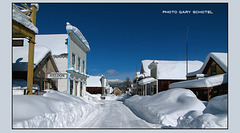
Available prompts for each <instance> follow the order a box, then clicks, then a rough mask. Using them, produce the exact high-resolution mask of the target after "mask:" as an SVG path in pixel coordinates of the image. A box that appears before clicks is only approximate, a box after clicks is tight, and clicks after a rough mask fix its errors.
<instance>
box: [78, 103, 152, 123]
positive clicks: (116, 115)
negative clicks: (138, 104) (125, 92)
mask: <svg viewBox="0 0 240 133" xmlns="http://www.w3.org/2000/svg"><path fill="white" fill-rule="evenodd" d="M99 106H100V108H99V109H100V110H96V113H93V114H94V115H89V116H88V117H87V118H86V119H85V120H84V121H82V123H81V125H79V127H81V128H151V127H152V126H151V124H149V123H147V122H146V121H144V120H142V119H140V118H138V117H137V116H136V115H135V114H133V113H132V111H131V110H130V109H129V108H128V107H126V106H125V105H124V104H123V103H122V101H117V100H105V101H101V104H99Z"/></svg>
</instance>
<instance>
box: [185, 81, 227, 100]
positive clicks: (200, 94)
mask: <svg viewBox="0 0 240 133" xmlns="http://www.w3.org/2000/svg"><path fill="white" fill-rule="evenodd" d="M188 89H190V90H191V91H192V92H193V93H194V94H195V95H196V96H197V98H198V99H200V100H202V101H209V100H210V99H211V98H213V97H216V96H220V95H224V94H228V83H225V84H222V85H219V86H215V87H209V88H188Z"/></svg>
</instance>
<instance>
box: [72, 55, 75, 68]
mask: <svg viewBox="0 0 240 133" xmlns="http://www.w3.org/2000/svg"><path fill="white" fill-rule="evenodd" d="M72 67H73V68H75V54H74V53H72Z"/></svg>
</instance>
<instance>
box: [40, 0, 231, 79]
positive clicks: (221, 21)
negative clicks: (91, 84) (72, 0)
mask: <svg viewBox="0 0 240 133" xmlns="http://www.w3.org/2000/svg"><path fill="white" fill-rule="evenodd" d="M39 6H40V9H39V11H38V12H37V27H38V29H39V34H66V29H65V26H66V22H70V23H71V24H72V25H74V26H76V27H78V28H79V29H80V30H81V32H82V33H83V35H84V36H85V38H86V39H87V40H88V42H89V45H90V48H91V51H90V52H88V53H87V71H88V74H90V75H98V74H104V75H105V76H106V77H107V78H108V79H123V80H124V79H126V77H129V78H130V79H132V78H133V76H134V75H135V73H136V67H137V70H138V71H140V67H141V60H144V59H151V60H186V34H187V24H189V40H188V44H189V57H188V58H189V59H190V60H200V61H204V60H205V58H206V56H207V54H208V53H210V52H227V48H228V45H227V35H228V32H227V24H228V19H227V18H228V16H227V14H228V9H227V6H228V5H227V4H80V3H78V4H63V3H62V4H50V3H47V4H46V3H40V4H39ZM172 10H174V11H175V10H176V11H177V12H178V13H177V14H174V13H172V14H165V13H163V11H172ZM182 10H189V11H191V13H190V14H180V13H179V11H182ZM196 10H198V11H201V10H210V11H211V12H212V13H213V14H193V13H192V12H193V11H196Z"/></svg>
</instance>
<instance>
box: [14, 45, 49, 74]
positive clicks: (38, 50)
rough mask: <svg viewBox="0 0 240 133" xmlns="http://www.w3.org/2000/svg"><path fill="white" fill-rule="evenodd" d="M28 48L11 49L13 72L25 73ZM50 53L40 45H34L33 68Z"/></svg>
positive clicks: (25, 46) (26, 46)
mask: <svg viewBox="0 0 240 133" xmlns="http://www.w3.org/2000/svg"><path fill="white" fill-rule="evenodd" d="M28 47H29V45H24V46H23V47H13V62H12V63H13V71H27V69H28ZM49 52H50V49H48V48H47V47H44V46H41V45H35V49H34V68H35V67H36V66H37V65H38V64H39V63H40V62H41V61H42V59H43V58H44V57H45V56H46V55H47V54H48V53H49Z"/></svg>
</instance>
